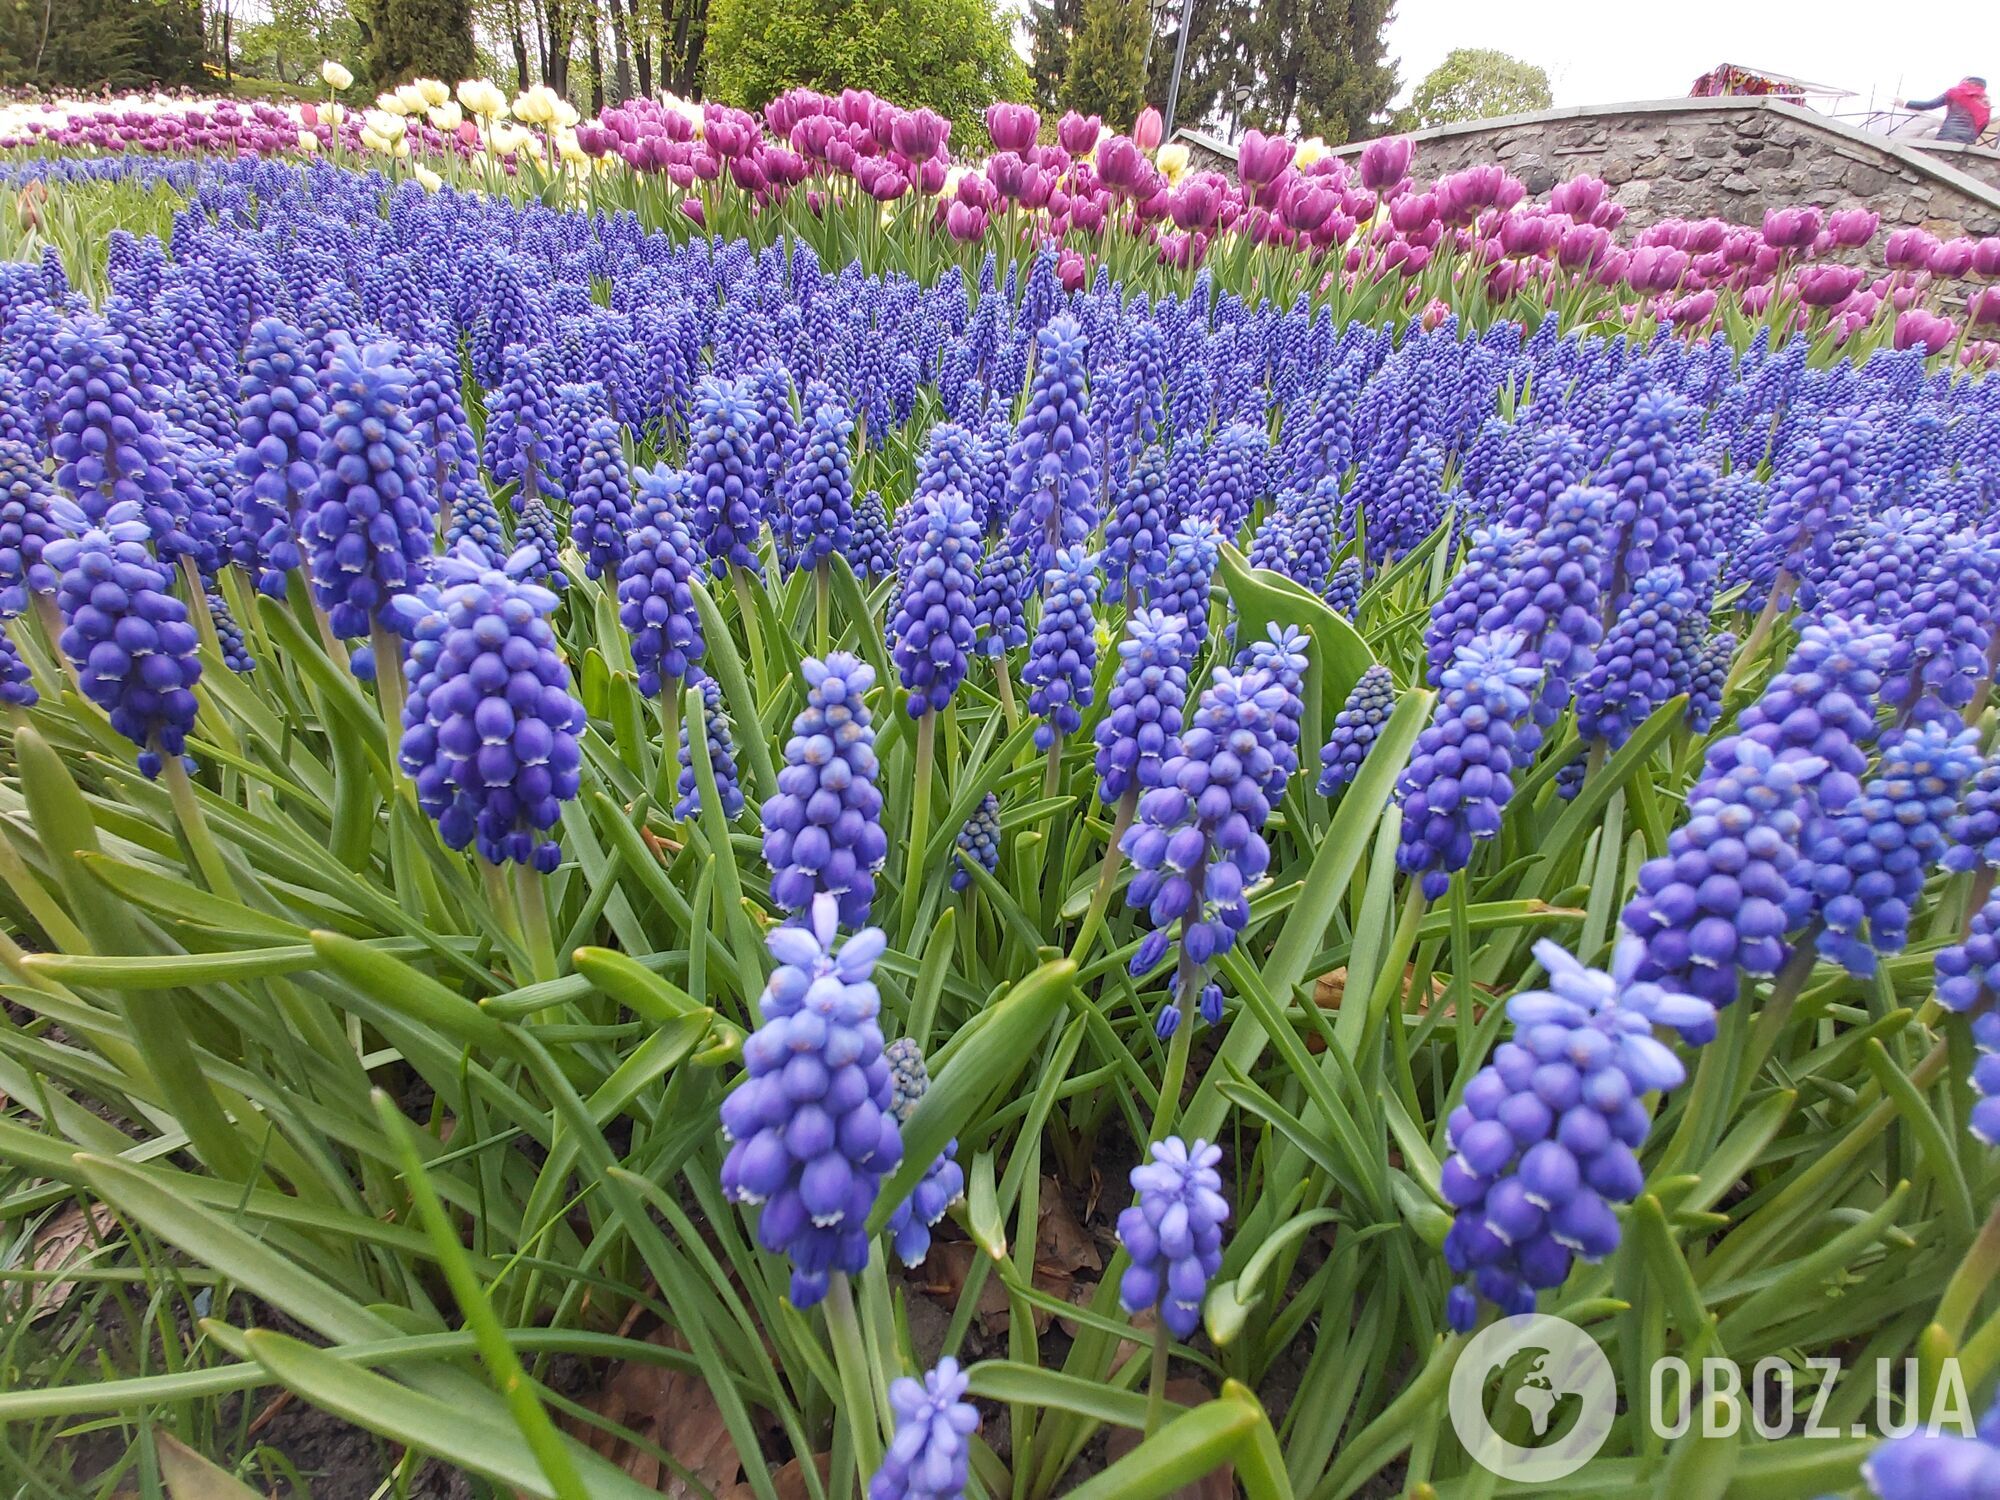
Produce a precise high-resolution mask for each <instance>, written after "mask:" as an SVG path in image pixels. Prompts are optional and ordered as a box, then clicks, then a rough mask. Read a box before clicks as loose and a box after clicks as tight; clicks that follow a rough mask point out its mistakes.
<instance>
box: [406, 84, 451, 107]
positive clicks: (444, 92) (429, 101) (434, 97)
mask: <svg viewBox="0 0 2000 1500" xmlns="http://www.w3.org/2000/svg"><path fill="white" fill-rule="evenodd" d="M410 87H411V88H413V89H415V90H416V91H417V93H418V95H419V96H420V97H421V98H422V99H423V101H424V103H425V104H426V105H428V106H429V107H430V108H432V109H435V108H436V107H437V106H438V105H440V104H442V103H444V102H445V100H447V99H449V98H450V97H451V90H450V89H448V88H446V87H445V86H444V84H443V83H442V82H440V81H439V80H438V79H435V78H415V79H412V80H411V81H410Z"/></svg>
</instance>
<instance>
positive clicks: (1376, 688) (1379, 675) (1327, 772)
mask: <svg viewBox="0 0 2000 1500" xmlns="http://www.w3.org/2000/svg"><path fill="white" fill-rule="evenodd" d="M1395 708H1396V679H1395V678H1394V677H1393V676H1391V675H1390V672H1389V669H1388V668H1387V667H1385V666H1383V665H1381V663H1379V662H1376V663H1371V664H1370V665H1369V667H1368V669H1367V670H1366V671H1364V672H1363V673H1362V674H1361V676H1360V677H1359V678H1358V679H1357V680H1356V681H1355V684H1354V690H1353V691H1352V692H1350V693H1349V694H1348V695H1347V702H1346V703H1345V704H1344V705H1342V707H1341V710H1340V712H1339V713H1337V714H1335V715H1334V716H1333V731H1332V733H1330V734H1329V735H1328V736H1327V740H1326V747H1325V748H1324V749H1322V750H1321V751H1320V753H1319V765H1320V771H1319V793H1320V795H1321V796H1322V797H1331V796H1333V795H1334V794H1335V793H1336V792H1338V791H1339V790H1340V789H1341V788H1342V787H1344V786H1346V785H1347V784H1348V782H1350V781H1352V780H1353V779H1354V778H1355V776H1356V775H1358V774H1359V773H1360V770H1361V762H1362V761H1364V760H1366V759H1367V757H1368V751H1369V750H1370V748H1371V747H1373V745H1374V743H1375V738H1376V736H1377V735H1379V734H1381V732H1382V726H1383V725H1384V724H1386V723H1387V722H1388V721H1389V715H1390V714H1391V713H1393V712H1394V711H1395Z"/></svg>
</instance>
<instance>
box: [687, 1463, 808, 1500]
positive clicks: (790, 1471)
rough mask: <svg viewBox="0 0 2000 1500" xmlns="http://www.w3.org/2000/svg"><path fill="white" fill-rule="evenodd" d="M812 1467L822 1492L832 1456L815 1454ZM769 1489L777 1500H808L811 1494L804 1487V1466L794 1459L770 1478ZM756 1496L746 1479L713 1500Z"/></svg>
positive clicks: (719, 1493)
mask: <svg viewBox="0 0 2000 1500" xmlns="http://www.w3.org/2000/svg"><path fill="white" fill-rule="evenodd" d="M813 1466H814V1467H815V1468H817V1469H818V1470H819V1482H820V1488H821V1489H822V1490H824V1489H825V1488H826V1486H827V1483H828V1481H829V1479H830V1477H831V1475H832V1473H833V1455H832V1454H831V1453H815V1454H814V1455H813ZM771 1488H773V1489H774V1490H776V1491H777V1492H778V1500H809V1497H810V1496H811V1494H812V1491H811V1490H810V1489H808V1488H807V1487H806V1471H805V1465H803V1464H801V1463H800V1462H799V1461H798V1460H797V1459H796V1458H795V1459H792V1460H791V1461H790V1462H788V1463H787V1464H786V1465H785V1466H784V1467H783V1468H782V1469H779V1470H778V1471H777V1472H776V1473H775V1474H773V1475H772V1476H771ZM756 1494H757V1492H756V1491H755V1490H754V1489H752V1488H751V1487H750V1482H749V1481H748V1480H747V1479H746V1480H745V1481H743V1483H741V1484H735V1485H731V1486H730V1487H729V1488H728V1489H727V1490H723V1491H719V1492H718V1493H717V1495H716V1497H715V1500H756Z"/></svg>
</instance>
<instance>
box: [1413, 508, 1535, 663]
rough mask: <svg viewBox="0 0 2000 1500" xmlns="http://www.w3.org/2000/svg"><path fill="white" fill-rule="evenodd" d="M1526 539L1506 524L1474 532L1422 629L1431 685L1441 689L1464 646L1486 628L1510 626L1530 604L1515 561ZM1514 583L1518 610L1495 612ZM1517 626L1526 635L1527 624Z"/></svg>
mask: <svg viewBox="0 0 2000 1500" xmlns="http://www.w3.org/2000/svg"><path fill="white" fill-rule="evenodd" d="M1527 540H1528V537H1527V533H1525V532H1521V531H1515V530H1513V529H1512V528H1511V527H1507V526H1489V527H1482V528H1481V529H1479V530H1478V531H1475V532H1474V533H1473V536H1472V545H1471V546H1469V547H1468V548H1466V552H1465V562H1464V563H1463V564H1462V565H1461V566H1460V567H1459V570H1458V571H1457V572H1456V573H1454V574H1452V576H1451V578H1450V580H1449V581H1448V582H1447V583H1446V584H1445V587H1444V592H1443V593H1442V594H1440V595H1439V596H1438V598H1437V601H1436V602H1435V603H1434V604H1432V605H1431V619H1430V624H1429V625H1428V626H1426V627H1425V629H1424V658H1425V661H1426V663H1427V671H1426V673H1425V677H1426V680H1427V681H1428V682H1429V683H1430V685H1431V686H1432V687H1436V686H1437V685H1438V682H1439V680H1440V679H1441V678H1442V677H1443V676H1444V672H1445V669H1446V668H1447V667H1449V666H1450V665H1451V663H1452V659H1453V657H1454V656H1455V655H1456V654H1457V651H1458V648H1459V647H1460V646H1463V645H1464V644H1465V643H1466V642H1468V641H1470V640H1471V639H1472V638H1473V637H1474V636H1475V635H1478V634H1479V633H1480V632H1481V631H1482V630H1490V629H1499V628H1501V627H1502V626H1503V625H1506V624H1511V623H1512V621H1511V620H1510V619H1509V618H1508V616H1510V615H1512V614H1514V613H1516V612H1518V607H1526V606H1528V605H1529V604H1530V603H1531V600H1530V598H1529V597H1528V595H1527V590H1526V588H1525V587H1523V586H1522V585H1524V584H1525V582H1526V580H1522V583H1521V584H1516V578H1517V575H1518V574H1519V573H1520V572H1521V571H1523V569H1522V566H1521V564H1519V563H1517V562H1516V558H1517V556H1519V555H1520V554H1521V553H1523V551H1524V550H1525V547H1526V544H1527ZM1510 585H1515V586H1516V587H1517V588H1518V589H1519V590H1520V592H1519V594H1518V595H1517V597H1516V598H1513V599H1510V600H1509V601H1508V602H1509V603H1510V604H1514V605H1516V606H1517V610H1505V611H1500V610H1496V606H1497V605H1498V604H1499V602H1500V599H1501V596H1502V595H1503V594H1504V593H1505V592H1506V591H1507V589H1508V587H1509V586H1510ZM1518 628H1521V629H1522V630H1523V633H1524V634H1525V633H1526V627H1525V624H1524V625H1523V626H1521V627H1518Z"/></svg>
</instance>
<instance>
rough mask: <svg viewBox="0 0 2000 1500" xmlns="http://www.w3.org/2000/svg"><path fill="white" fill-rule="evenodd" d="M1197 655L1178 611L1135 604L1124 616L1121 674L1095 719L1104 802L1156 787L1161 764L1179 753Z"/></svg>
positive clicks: (1098, 788) (1098, 785)
mask: <svg viewBox="0 0 2000 1500" xmlns="http://www.w3.org/2000/svg"><path fill="white" fill-rule="evenodd" d="M1193 655H1194V642H1193V641H1192V639H1191V638H1190V637H1189V635H1188V629H1187V621H1186V620H1185V619H1184V618H1182V617H1181V616H1180V615H1170V614H1167V613H1165V612H1164V611H1161V610H1156V609H1135V610H1133V611H1132V613H1131V614H1130V615H1128V616H1126V619H1125V635H1124V638H1123V639H1122V640H1120V641H1119V643H1118V673H1117V675H1116V676H1115V677H1114V678H1113V679H1112V682H1111V693H1110V696H1109V698H1108V699H1107V700H1106V702H1105V706H1104V715H1103V717H1102V718H1100V719H1099V720H1098V721H1097V731H1096V738H1097V776H1098V783H1097V792H1098V796H1099V797H1101V798H1102V799H1103V800H1104V801H1106V802H1117V801H1118V800H1119V799H1121V798H1122V797H1124V796H1125V795H1126V793H1127V792H1128V791H1129V792H1132V793H1134V794H1135V795H1136V794H1137V793H1138V792H1141V791H1144V790H1145V789H1147V788H1148V787H1153V786H1157V785H1158V784H1159V778H1160V769H1161V767H1162V766H1163V765H1164V764H1165V763H1166V761H1167V760H1168V759H1169V758H1170V757H1172V756H1174V755H1176V754H1178V747H1179V740H1180V732H1181V722H1182V720H1183V718H1184V717H1185V716H1186V712H1187V669H1188V662H1189V659H1190V658H1191V657H1192V656H1193Z"/></svg>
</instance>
